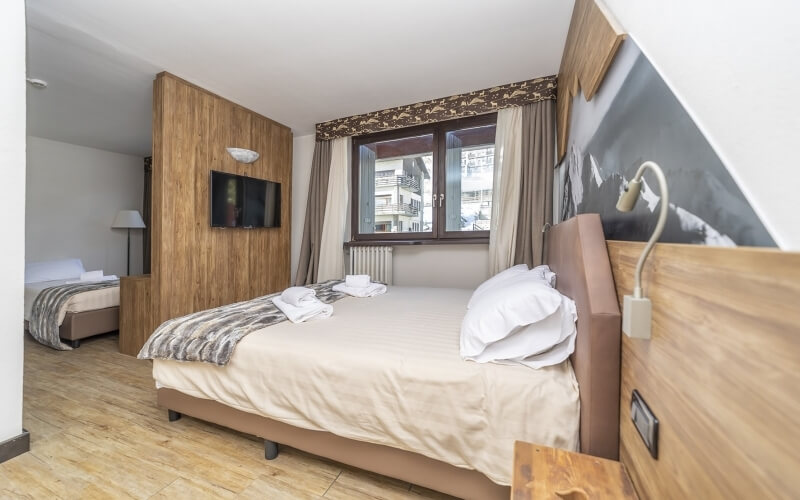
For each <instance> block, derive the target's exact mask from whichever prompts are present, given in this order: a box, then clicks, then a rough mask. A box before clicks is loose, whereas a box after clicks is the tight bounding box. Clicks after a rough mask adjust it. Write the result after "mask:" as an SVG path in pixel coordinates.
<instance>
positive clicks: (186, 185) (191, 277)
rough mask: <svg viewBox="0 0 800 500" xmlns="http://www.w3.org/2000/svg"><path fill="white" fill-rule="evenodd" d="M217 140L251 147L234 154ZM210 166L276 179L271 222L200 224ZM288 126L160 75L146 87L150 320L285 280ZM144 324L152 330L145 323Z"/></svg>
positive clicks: (266, 289) (271, 288) (205, 213)
mask: <svg viewBox="0 0 800 500" xmlns="http://www.w3.org/2000/svg"><path fill="white" fill-rule="evenodd" d="M226 147H242V148H247V149H252V150H254V151H257V152H258V153H260V155H261V157H260V158H259V159H258V160H256V161H255V162H254V163H252V164H249V165H248V164H244V163H238V162H236V161H235V160H234V159H233V158H231V156H230V155H229V154H228V153H227V151H226V150H225V148H226ZM211 170H221V171H224V172H230V173H234V174H240V175H248V176H251V177H257V178H261V179H267V180H270V181H275V182H280V183H281V227H280V228H271V229H263V228H262V229H220V228H211V226H210V223H209V216H210V215H209V212H210V210H209V192H208V189H209V178H210V171H211ZM291 183H292V132H291V130H290V129H289V128H288V127H286V126H284V125H281V124H279V123H277V122H274V121H272V120H270V119H269V118H266V117H264V116H261V115H259V114H257V113H254V112H252V111H250V110H248V109H245V108H243V107H242V106H239V105H237V104H235V103H233V102H231V101H228V100H226V99H223V98H222V97H219V96H217V95H215V94H212V93H211V92H208V91H206V90H204V89H202V88H200V87H197V86H196V85H192V84H191V83H189V82H186V81H184V80H181V79H180V78H177V77H175V76H173V75H171V74H169V73H160V74H159V75H158V76H157V77H156V80H155V83H154V86H153V206H152V209H153V212H152V213H153V216H152V218H153V221H152V278H151V281H152V284H151V301H152V314H153V321H154V324H153V326H155V325H158V324H160V323H161V322H163V321H165V320H167V319H170V318H174V317H177V316H181V315H184V314H188V313H190V312H194V311H198V310H202V309H208V308H210V307H215V306H218V305H221V304H227V303H231V302H236V301H240V300H246V299H250V298H253V297H257V296H260V295H264V294H267V293H270V292H275V291H278V290H280V289H282V288H285V287H286V286H288V285H289V275H290V269H289V267H290V263H289V245H290V236H289V235H290V212H291V192H292V184H291ZM150 331H151V332H152V330H150Z"/></svg>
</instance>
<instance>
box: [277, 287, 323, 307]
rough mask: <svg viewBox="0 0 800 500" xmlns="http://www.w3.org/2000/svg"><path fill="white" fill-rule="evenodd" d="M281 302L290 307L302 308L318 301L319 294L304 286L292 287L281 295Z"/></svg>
mask: <svg viewBox="0 0 800 500" xmlns="http://www.w3.org/2000/svg"><path fill="white" fill-rule="evenodd" d="M281 300H282V301H284V302H286V303H287V304H289V305H292V306H297V307H302V306H304V305H305V304H306V303H309V302H313V301H315V300H317V292H316V291H315V290H312V289H310V288H306V287H304V286H290V287H289V288H287V289H286V290H284V291H283V293H282V294H281Z"/></svg>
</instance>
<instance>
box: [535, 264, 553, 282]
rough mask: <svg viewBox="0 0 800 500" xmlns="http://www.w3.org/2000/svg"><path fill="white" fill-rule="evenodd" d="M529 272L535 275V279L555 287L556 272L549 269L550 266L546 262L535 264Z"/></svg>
mask: <svg viewBox="0 0 800 500" xmlns="http://www.w3.org/2000/svg"><path fill="white" fill-rule="evenodd" d="M530 272H531V274H533V275H534V276H536V278H537V279H540V280H543V281H546V282H547V284H548V285H550V286H551V287H553V288H555V287H556V273H554V272H553V271H551V270H550V266H548V265H547V264H543V265H541V266H536V267H534V268H533V269H531V270H530Z"/></svg>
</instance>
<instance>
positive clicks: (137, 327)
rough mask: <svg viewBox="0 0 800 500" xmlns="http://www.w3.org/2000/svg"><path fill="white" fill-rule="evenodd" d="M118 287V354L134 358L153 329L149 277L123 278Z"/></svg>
mask: <svg viewBox="0 0 800 500" xmlns="http://www.w3.org/2000/svg"><path fill="white" fill-rule="evenodd" d="M119 285H120V286H119V306H120V307H119V352H121V353H122V354H127V355H129V356H136V355H137V354H139V351H140V350H141V348H142V345H144V343H145V342H146V341H147V338H148V337H150V334H151V333H152V332H153V328H154V325H152V324H151V322H152V321H153V318H152V315H151V314H150V305H151V297H150V290H151V287H150V275H149V274H143V275H141V276H123V277H122V278H120V283H119Z"/></svg>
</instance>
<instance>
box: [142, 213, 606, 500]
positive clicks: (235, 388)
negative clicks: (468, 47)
mask: <svg viewBox="0 0 800 500" xmlns="http://www.w3.org/2000/svg"><path fill="white" fill-rule="evenodd" d="M546 245H547V251H546V255H547V257H546V260H547V263H548V264H549V265H550V267H551V269H552V270H553V271H555V272H556V274H557V277H558V278H557V288H558V290H559V291H560V292H561V293H563V294H564V295H566V296H568V297H570V298H572V299H573V300H574V301H575V304H576V307H577V310H578V322H577V329H578V335H577V339H576V347H575V352H574V354H573V355H572V357H571V359H570V360H568V361H565V362H563V363H560V364H557V365H555V366H549V367H546V368H542V369H537V370H534V369H531V368H528V367H525V366H522V365H501V364H494V363H474V362H470V361H464V360H462V359H461V357H460V356H459V331H460V327H461V321H462V319H463V317H464V311H465V308H466V304H467V302H468V300H469V297H470V294H471V291H469V290H454V289H431V288H414V287H392V288H391V289H390V291H389V293H387V294H386V295H382V296H379V297H373V298H369V299H357V298H345V299H341V300H339V301H338V302H336V304H335V314H334V315H333V316H332V317H331V318H329V319H326V320H324V321H316V322H310V323H302V324H292V323H289V322H283V323H280V324H277V325H273V326H269V327H267V328H263V329H261V330H258V331H255V332H253V333H251V334H249V335H248V336H246V337H244V338H243V339H242V340H241V341H240V342H239V344H238V346H237V347H236V349H235V351H234V353H233V355H232V356H231V358H230V361H229V362H228V363H227V365H225V366H217V365H213V364H209V363H197V362H178V361H171V360H163V359H156V360H154V363H153V375H154V378H155V380H156V386H157V392H158V402H159V404H160V405H161V406H163V407H165V408H167V409H169V410H170V416H171V418H175V417H177V416H178V415H179V414H186V415H190V416H193V417H197V418H200V419H203V420H207V421H210V422H214V423H217V424H220V425H223V426H227V427H230V428H233V429H236V430H239V431H242V432H246V433H250V434H254V435H257V436H259V437H262V438H264V439H265V440H267V441H266V443H267V450H266V452H267V455H274V453H275V451H276V450H275V445H274V443H281V444H285V445H289V446H292V447H295V448H299V449H302V450H305V451H307V452H310V453H314V454H317V455H321V456H325V457H328V458H331V459H333V460H337V461H340V462H343V463H346V464H350V465H353V466H356V467H360V468H363V469H366V470H370V471H373V472H377V473H380V474H384V475H388V476H392V477H396V478H399V479H402V480H406V481H409V482H413V483H415V484H419V485H421V486H425V487H428V488H432V489H435V490H439V491H442V492H444V493H449V494H451V495H456V496H459V497H464V498H482V499H485V498H508V490H509V489H508V484H510V480H511V474H512V466H511V464H512V462H513V443H514V441H515V440H524V441H531V442H535V443H539V444H543V445H548V446H554V447H559V448H566V449H571V450H577V449H580V450H581V451H583V452H584V453H590V454H593V455H597V456H602V457H608V458H616V457H617V445H618V434H617V433H618V411H619V410H618V408H619V406H618V405H619V351H620V329H619V323H620V316H619V309H618V305H617V299H616V295H615V293H614V286H613V281H612V277H611V270H610V266H609V262H608V255H607V252H606V247H605V239H604V237H603V232H602V228H601V226H600V220H599V217H597V216H596V215H581V216H578V217H576V218H573V219H571V220H569V221H566V222H564V223H562V224H559V225H557V226H555V227H553V228H552V229H551V230H550V232H549V234H548V235H547V242H546Z"/></svg>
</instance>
